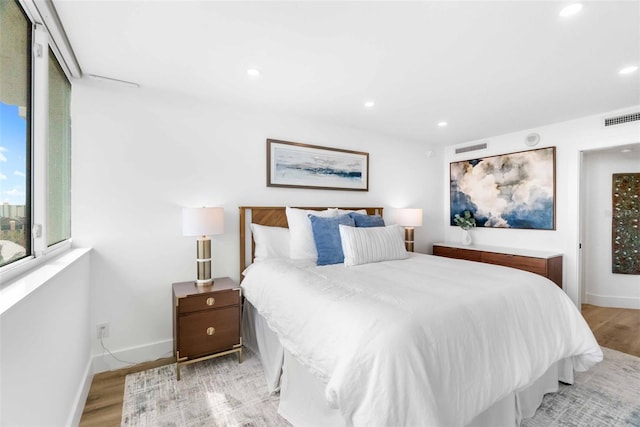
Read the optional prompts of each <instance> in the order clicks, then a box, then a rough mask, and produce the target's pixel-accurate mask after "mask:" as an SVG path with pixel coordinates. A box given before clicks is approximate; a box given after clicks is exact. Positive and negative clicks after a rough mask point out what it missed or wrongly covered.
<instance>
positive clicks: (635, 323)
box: [80, 304, 640, 427]
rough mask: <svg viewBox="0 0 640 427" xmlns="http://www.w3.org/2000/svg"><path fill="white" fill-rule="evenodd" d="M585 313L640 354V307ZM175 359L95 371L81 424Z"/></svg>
mask: <svg viewBox="0 0 640 427" xmlns="http://www.w3.org/2000/svg"><path fill="white" fill-rule="evenodd" d="M582 315H583V316H584V318H585V319H586V321H587V323H588V324H589V327H590V328H591V330H592V331H593V334H594V335H595V337H596V339H597V340H598V343H599V344H600V345H601V346H603V347H607V348H611V349H614V350H618V351H621V352H623V353H628V354H633V355H634V356H638V357H640V310H630V309H621V308H606V307H596V306H594V305H588V304H584V305H583V306H582ZM173 361H174V359H173V358H171V357H168V358H165V359H159V360H157V361H155V362H147V363H143V364H140V365H136V366H133V367H131V368H124V369H120V370H117V371H110V372H104V373H101V374H97V375H95V376H94V377H93V382H92V383H91V389H90V390H89V396H88V397H87V403H86V405H85V408H84V412H83V413H82V419H81V420H80V426H81V427H94V426H95V427H109V426H120V421H121V417H122V400H123V397H124V379H125V377H126V376H127V375H128V374H130V373H133V372H138V371H144V370H146V369H151V368H155V367H157V366H162V365H166V364H169V363H173Z"/></svg>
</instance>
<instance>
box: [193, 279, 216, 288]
mask: <svg viewBox="0 0 640 427" xmlns="http://www.w3.org/2000/svg"><path fill="white" fill-rule="evenodd" d="M193 284H194V285H196V286H201V287H206V286H213V279H208V280H196V281H195V282H193Z"/></svg>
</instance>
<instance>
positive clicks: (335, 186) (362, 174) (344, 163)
mask: <svg viewBox="0 0 640 427" xmlns="http://www.w3.org/2000/svg"><path fill="white" fill-rule="evenodd" d="M267 187H289V188H315V189H323V190H353V191H369V153H363V152H359V151H351V150H341V149H339V148H328V147H321V146H318V145H308V144H300V143H297V142H287V141H278V140H275V139H267Z"/></svg>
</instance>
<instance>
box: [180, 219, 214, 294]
mask: <svg viewBox="0 0 640 427" xmlns="http://www.w3.org/2000/svg"><path fill="white" fill-rule="evenodd" d="M222 233H224V209H223V208H183V209H182V235H184V236H199V237H198V240H197V241H196V250H197V252H196V265H197V271H198V278H197V279H196V285H197V286H209V285H212V284H213V279H212V278H211V239H210V238H209V237H208V236H212V235H215V234H222Z"/></svg>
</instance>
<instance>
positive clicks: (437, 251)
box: [433, 245, 482, 261]
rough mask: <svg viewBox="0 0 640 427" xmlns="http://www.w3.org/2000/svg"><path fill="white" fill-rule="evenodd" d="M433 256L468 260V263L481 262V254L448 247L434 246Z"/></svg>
mask: <svg viewBox="0 0 640 427" xmlns="http://www.w3.org/2000/svg"><path fill="white" fill-rule="evenodd" d="M433 254H434V255H438V256H444V257H448V258H458V259H466V260H468V261H481V255H482V253H481V252H478V251H472V250H468V249H458V248H449V247H446V246H436V245H434V246H433Z"/></svg>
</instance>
